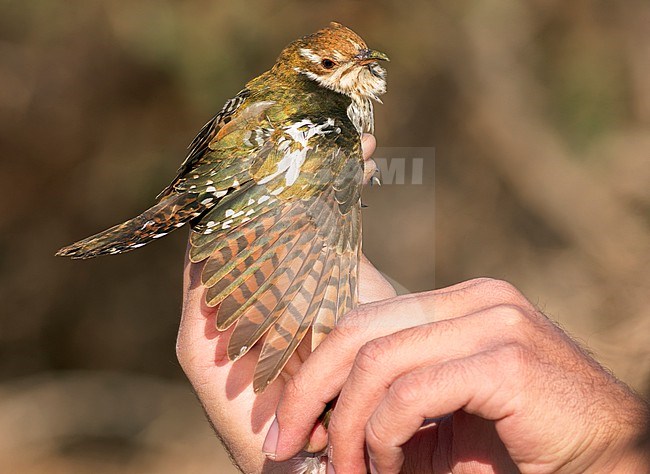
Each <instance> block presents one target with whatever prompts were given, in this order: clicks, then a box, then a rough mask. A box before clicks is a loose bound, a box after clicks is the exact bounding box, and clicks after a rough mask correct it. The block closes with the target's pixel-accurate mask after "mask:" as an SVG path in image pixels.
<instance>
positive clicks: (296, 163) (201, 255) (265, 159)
mask: <svg viewBox="0 0 650 474" xmlns="http://www.w3.org/2000/svg"><path fill="white" fill-rule="evenodd" d="M272 106H273V103H272V102H256V103H253V104H251V105H248V106H247V107H246V108H244V109H242V110H240V111H239V112H238V113H237V116H236V117H235V118H233V119H232V120H231V122H229V123H228V124H227V125H224V126H223V127H222V128H221V129H220V130H219V131H218V132H217V133H216V134H215V135H214V137H213V139H212V141H211V142H210V143H209V144H208V145H207V146H208V149H209V150H210V152H209V154H210V156H211V159H209V160H208V159H203V158H201V160H199V161H198V162H197V163H196V164H195V165H194V167H193V168H192V169H190V170H189V171H188V172H187V173H186V174H185V175H184V176H183V177H182V179H181V180H179V181H178V182H177V183H176V185H175V189H176V190H177V191H181V192H182V191H185V190H191V191H193V192H195V191H196V190H198V189H201V190H206V189H210V190H212V188H214V189H216V190H219V189H227V190H228V193H227V194H226V195H225V196H224V197H222V198H220V199H219V200H218V201H217V203H216V204H215V205H214V207H212V208H211V209H210V210H209V211H208V212H206V213H205V214H203V215H202V216H201V217H200V219H199V220H198V222H195V223H194V225H193V228H192V233H191V238H190V243H191V247H190V259H191V261H192V262H201V261H205V266H204V269H203V273H202V283H203V284H204V285H205V286H206V287H207V291H206V303H207V304H208V305H209V306H217V305H218V306H219V309H218V313H217V318H216V324H217V327H218V328H219V329H222V330H223V329H226V328H228V327H230V326H232V325H233V324H234V325H235V328H234V331H233V333H232V336H231V339H230V342H229V347H228V355H229V357H230V358H231V359H233V360H234V359H236V358H238V357H240V356H242V355H243V354H245V353H246V352H247V351H248V350H249V349H250V348H251V347H252V346H253V345H254V344H255V343H256V342H258V341H260V340H261V338H262V337H263V336H265V335H266V336H265V338H264V341H263V343H262V350H261V355H260V358H259V362H258V365H257V368H256V371H255V379H254V388H255V390H256V391H259V390H262V389H264V387H266V386H267V385H268V384H269V383H270V382H272V381H273V380H274V379H275V378H276V377H277V375H278V374H279V372H280V371H281V370H282V368H283V367H284V365H285V363H286V362H287V360H288V359H289V357H290V356H291V354H292V353H293V352H294V350H295V348H296V347H297V346H298V344H299V343H300V342H301V341H302V339H303V338H304V337H305V335H306V334H307V333H308V330H309V328H310V327H312V326H313V331H312V344H313V345H316V344H317V343H318V342H320V340H322V338H323V337H324V335H325V334H327V332H329V330H331V329H332V328H333V327H334V324H335V322H336V320H337V319H338V318H339V317H341V316H342V315H343V314H344V313H346V312H347V311H349V310H350V309H352V308H353V307H354V306H355V305H356V301H357V271H358V259H359V255H360V242H361V240H360V237H361V235H360V234H361V216H360V190H361V182H362V178H363V164H362V158H361V146H360V141H359V136H358V134H357V133H356V131H355V130H354V128H353V127H352V125H351V124H350V123H349V122H346V121H345V120H335V119H332V118H329V119H323V120H319V121H315V120H310V119H307V118H303V119H300V120H297V121H296V120H289V121H286V120H285V121H278V120H277V115H276V114H275V110H274V109H273V108H272ZM234 150H237V153H235V154H236V155H239V154H241V153H243V152H242V150H248V152H247V153H248V154H247V155H246V156H247V157H249V158H246V159H248V160H249V163H248V165H247V166H242V162H243V161H246V159H244V158H243V157H241V156H240V157H239V158H238V159H236V160H233V158H232V156H233V152H234ZM250 157H252V158H250Z"/></svg>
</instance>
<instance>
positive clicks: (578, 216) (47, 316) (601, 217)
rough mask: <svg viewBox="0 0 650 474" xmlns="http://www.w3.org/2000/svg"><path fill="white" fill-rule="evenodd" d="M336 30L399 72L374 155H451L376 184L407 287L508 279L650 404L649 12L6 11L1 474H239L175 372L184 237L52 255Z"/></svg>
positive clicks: (238, 6) (139, 206) (142, 194)
mask: <svg viewBox="0 0 650 474" xmlns="http://www.w3.org/2000/svg"><path fill="white" fill-rule="evenodd" d="M331 20H337V21H340V22H342V23H344V24H345V25H347V26H350V27H351V28H352V29H354V30H355V31H356V32H358V33H359V34H360V35H361V36H362V37H363V38H364V39H365V40H366V41H367V43H368V44H369V45H370V46H371V47H373V48H377V49H379V50H381V51H385V52H386V53H388V55H389V56H390V57H391V62H390V63H389V64H388V65H387V68H388V71H389V92H388V93H387V94H386V95H385V96H384V105H383V106H378V107H377V108H376V136H377V140H378V142H379V146H380V147H400V148H401V150H402V151H403V155H404V156H407V155H408V153H409V152H408V151H404V150H408V149H409V147H427V148H429V149H431V148H435V159H434V158H433V157H431V156H427V157H426V159H425V162H424V164H423V179H422V184H412V183H410V182H409V180H408V179H407V180H406V182H407V184H404V185H398V184H392V185H391V184H390V183H387V184H386V185H385V186H382V187H381V188H377V187H373V188H372V189H370V190H368V191H367V192H366V194H365V197H364V201H365V203H366V204H368V205H369V207H368V208H367V209H365V211H364V250H365V252H366V254H367V255H368V257H369V258H370V259H371V260H372V261H373V262H374V263H375V264H376V265H377V267H378V268H379V269H381V270H382V271H383V272H384V273H385V274H386V275H388V276H389V277H390V278H392V279H393V280H394V281H395V282H396V283H397V284H399V286H400V288H402V289H403V291H418V290H425V289H431V288H439V287H443V286H446V285H450V284H453V283H456V282H459V281H462V280H464V279H468V278H473V277H478V276H492V277H497V278H503V279H506V280H508V281H510V282H512V283H513V284H515V285H516V286H517V287H519V288H520V289H521V290H522V291H523V292H524V294H525V295H526V296H528V297H529V299H531V301H533V302H534V303H536V304H537V305H539V306H540V308H542V309H543V310H544V311H545V312H546V313H547V314H548V315H549V316H550V317H551V318H553V319H554V320H556V321H558V322H559V323H560V324H561V325H562V326H563V327H565V328H566V329H567V330H569V331H570V332H571V333H572V334H573V335H574V336H575V337H576V338H577V339H578V340H579V341H581V343H583V344H584V345H586V346H587V347H588V348H589V349H590V350H591V351H593V353H594V354H595V356H596V357H597V358H598V360H599V361H601V362H602V363H603V364H604V365H606V366H607V367H609V368H610V369H611V370H612V371H613V372H614V373H615V374H616V375H617V376H618V377H620V378H621V379H623V380H624V381H626V382H627V383H628V384H630V385H631V386H632V387H634V388H635V389H636V390H638V391H639V392H641V393H643V394H644V395H645V396H646V397H647V396H648V395H649V394H650V377H649V374H650V296H649V295H650V271H648V264H649V263H650V262H649V260H650V233H649V231H650V185H649V183H650V133H649V132H650V80H648V78H649V77H650V61H649V58H650V28H648V25H649V24H650V4H649V3H648V2H647V1H645V0H626V1H625V2H602V1H598V0H576V1H572V2H563V1H559V0H555V1H548V0H546V1H536V0H526V1H514V0H513V1H489V0H485V1H482V2H457V1H452V0H448V1H429V0H416V1H411V2H398V1H387V0H386V1H381V0H377V1H373V2H361V1H345V2H344V1H331V2H317V1H283V2H279V1H266V2H220V1H203V0H193V1H182V2H181V1H172V0H155V1H154V0H138V1H134V2H123V1H118V0H101V1H100V0H68V1H65V2H64V1H47V0H31V1H29V2H12V1H8V0H0V160H1V163H2V166H0V179H1V182H2V183H3V186H2V188H3V189H2V194H3V199H2V200H0V302H1V303H0V308H1V309H0V438H1V439H0V466H2V467H3V468H2V470H3V471H4V472H9V470H11V472H26V473H31V472H48V473H50V472H52V473H55V472H61V473H75V472H90V471H93V472H95V473H112V472H120V473H147V472H156V473H164V472H174V473H176V472H183V473H186V472H224V473H227V472H234V469H233V468H231V467H230V464H229V461H228V458H227V456H226V455H225V454H224V452H223V451H222V450H221V448H220V446H219V443H218V441H217V440H216V438H215V436H214V435H213V434H212V432H211V430H210V428H209V426H208V424H207V422H206V421H205V420H204V418H203V414H202V412H201V410H200V408H199V405H198V403H197V402H196V400H195V399H194V397H193V395H192V393H191V390H190V387H189V385H188V383H187V382H186V380H185V378H184V376H183V373H182V371H181V370H180V367H179V364H178V363H177V361H176V357H175V352H174V344H175V336H176V330H177V325H178V320H179V314H180V305H181V300H180V297H181V270H182V262H183V254H184V250H185V243H184V241H185V239H186V236H187V234H186V232H185V231H184V230H183V231H180V232H177V233H176V234H175V235H171V236H170V237H168V238H165V239H162V240H161V241H158V242H155V243H154V244H152V245H150V246H147V247H145V248H143V249H141V250H138V251H137V252H134V253H129V254H127V255H122V256H116V257H111V258H102V259H98V260H91V261H84V262H79V261H75V262H73V261H68V260H64V259H59V258H54V256H53V255H54V252H55V251H56V250H57V249H58V248H59V247H61V246H62V245H65V244H68V243H71V242H72V241H74V240H77V239H79V238H82V237H86V236H87V235H89V234H92V233H95V232H97V231H99V230H102V229H104V228H106V227H108V226H110V225H113V224H115V223H118V222H121V221H122V220H124V219H126V218H128V217H131V216H133V215H135V214H137V213H139V212H140V211H142V210H144V209H145V208H147V207H149V206H150V205H151V204H152V202H153V198H154V196H155V195H156V194H157V193H158V191H159V190H161V189H162V188H163V187H164V186H165V185H166V184H167V183H168V182H169V181H170V180H171V178H172V177H173V175H174V173H175V171H176V169H177V167H178V166H179V164H180V162H181V161H182V159H183V158H184V153H185V146H186V145H187V143H189V141H190V140H191V139H192V138H193V136H194V134H195V133H196V132H197V131H198V130H199V129H200V128H201V126H202V125H203V123H205V122H206V121H207V120H208V119H209V118H210V117H211V116H212V115H213V114H214V113H215V112H216V111H218V110H219V109H220V108H221V106H222V104H223V103H224V101H225V100H226V99H227V98H229V97H231V96H233V95H234V94H235V93H237V92H238V91H239V90H240V89H241V87H242V86H243V84H244V83H245V82H246V81H248V80H249V79H251V78H252V77H254V76H256V75H258V74H259V73H261V72H263V71H264V70H266V69H268V68H269V67H270V66H271V65H272V64H273V62H274V60H275V58H276V56H277V55H278V53H279V52H280V50H281V49H282V47H284V46H285V45H286V44H287V43H288V42H290V41H292V40H293V39H295V38H297V37H299V36H302V35H304V34H307V33H310V32H312V31H315V30H316V29H319V28H321V27H323V26H325V25H326V24H327V23H328V22H329V21H331ZM382 152H383V153H385V154H389V151H388V149H381V148H380V149H379V150H378V152H377V155H378V156H380V155H382ZM382 156H383V155H382ZM386 157H388V158H390V156H386ZM409 163H410V162H409V161H408V160H407V162H406V164H407V173H406V176H407V178H408V177H409V176H410V174H409V173H410V171H408V166H410V165H409Z"/></svg>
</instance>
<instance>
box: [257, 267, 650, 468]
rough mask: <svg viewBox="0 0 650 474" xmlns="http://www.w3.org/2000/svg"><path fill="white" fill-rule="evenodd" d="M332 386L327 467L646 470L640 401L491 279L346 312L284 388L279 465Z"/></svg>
mask: <svg viewBox="0 0 650 474" xmlns="http://www.w3.org/2000/svg"><path fill="white" fill-rule="evenodd" d="M339 392H340V395H339ZM337 395H339V398H338V401H337V404H336V408H335V409H334V412H333V414H332V417H331V421H330V424H329V429H328V433H329V443H330V449H331V453H330V454H331V461H332V464H331V465H330V467H329V469H330V471H332V472H333V471H334V469H336V472H338V473H339V474H347V473H365V472H366V463H365V461H364V454H365V453H364V451H366V449H367V455H368V456H369V459H370V465H371V470H372V471H373V472H380V473H396V472H417V473H426V472H453V473H469V472H471V473H493V472H518V471H521V472H534V473H555V472H562V473H574V472H575V473H583V472H607V473H609V472H639V473H641V472H649V471H650V460H649V459H648V458H647V448H645V450H644V448H643V447H641V445H640V441H639V440H640V439H641V437H642V436H644V434H645V436H647V433H648V432H647V431H646V430H647V429H648V420H649V414H648V407H647V406H646V405H645V403H644V402H643V401H642V400H641V399H640V398H638V397H637V396H636V395H634V394H633V393H632V392H631V391H630V389H629V388H627V387H626V386H625V385H624V384H622V383H620V382H619V381H617V380H616V379H615V378H614V377H613V376H612V375H610V374H609V373H608V372H607V371H606V370H604V369H603V368H602V367H600V366H599V365H598V364H597V363H596V362H595V361H594V360H593V359H592V358H591V357H589V356H588V355H587V354H586V353H585V352H584V351H582V350H581V349H580V347H579V346H578V345H577V344H576V343H575V342H574V341H572V340H571V339H570V338H569V337H568V336H567V335H566V334H565V333H564V332H563V331H561V330H560V329H559V328H557V327H556V326H555V325H554V324H553V323H551V322H550V321H549V320H548V319H547V318H546V317H545V316H544V315H543V314H542V313H540V312H539V311H538V310H537V309H536V308H535V307H534V306H533V305H532V304H530V303H529V302H528V301H527V300H526V299H525V298H524V297H523V296H522V295H521V294H520V293H519V292H518V291H517V290H516V289H515V288H514V287H512V286H511V285H509V284H508V283H505V282H501V281H495V280H489V279H479V280H472V281H469V282H465V283H461V284H459V285H456V286H452V287H450V288H446V289H442V290H438V291H432V292H428V293H422V294H413V295H407V296H402V297H398V298H394V299H391V300H385V301H381V302H378V303H374V304H369V305H366V306H362V307H360V308H358V309H357V310H355V311H353V312H352V313H350V314H349V315H348V316H346V317H345V318H344V319H343V321H341V322H340V323H339V325H338V326H337V327H336V328H335V329H334V330H333V331H332V332H331V333H330V334H329V335H328V337H327V338H326V339H325V341H324V342H323V343H322V344H321V345H320V346H319V347H318V348H317V349H316V351H315V352H314V353H313V354H312V355H311V356H310V358H309V359H308V360H307V361H306V362H305V363H304V364H303V365H302V366H301V367H300V368H299V370H298V372H297V373H296V374H295V375H294V377H293V378H292V379H291V380H290V381H289V383H287V384H286V386H285V387H284V391H283V394H282V398H281V400H280V403H279V405H278V409H277V423H274V425H273V427H272V429H271V433H269V438H270V439H272V440H274V441H276V440H277V443H275V444H276V447H275V458H276V459H277V460H284V459H287V458H288V457H290V456H291V455H293V454H294V453H295V452H296V451H297V450H299V449H300V447H301V446H302V445H303V444H304V443H305V441H306V439H307V436H308V435H309V432H310V429H311V427H312V426H313V424H314V422H315V420H316V419H317V417H318V416H319V415H320V413H321V412H322V411H323V408H324V407H325V404H326V403H327V402H328V401H330V400H332V399H333V398H334V397H336V396H337ZM431 418H437V419H438V423H436V424H433V425H431V426H429V427H427V428H421V426H422V424H423V422H424V421H425V420H427V419H431ZM642 451H643V452H642ZM328 472H329V471H328Z"/></svg>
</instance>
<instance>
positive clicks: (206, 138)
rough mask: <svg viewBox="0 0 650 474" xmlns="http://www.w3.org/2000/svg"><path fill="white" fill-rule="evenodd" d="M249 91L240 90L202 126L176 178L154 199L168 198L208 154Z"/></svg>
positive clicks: (248, 94) (189, 147) (246, 97)
mask: <svg viewBox="0 0 650 474" xmlns="http://www.w3.org/2000/svg"><path fill="white" fill-rule="evenodd" d="M250 94H251V91H250V90H249V89H247V88H246V89H242V90H241V91H239V93H238V94H237V95H236V96H235V97H233V98H232V99H229V100H228V101H227V102H226V103H225V104H224V106H223V107H222V108H221V110H220V111H219V113H217V114H216V115H215V116H214V117H212V118H211V119H210V120H209V121H208V122H207V123H206V124H205V125H204V126H203V128H201V130H200V131H199V133H198V134H197V135H196V137H194V140H192V142H191V143H190V144H189V146H188V147H187V149H188V153H187V157H186V158H185V160H184V161H183V163H182V164H181V166H180V168H179V169H178V171H177V173H176V178H174V180H173V181H172V182H171V184H170V185H169V186H167V187H166V188H165V189H163V190H162V191H161V193H160V194H159V195H158V196H157V198H156V199H162V198H163V197H166V196H169V195H170V194H171V193H172V192H173V190H174V187H175V186H176V185H177V184H178V183H179V182H180V181H182V180H183V177H184V176H186V175H187V174H188V172H189V171H190V170H191V169H192V168H193V167H194V166H196V164H197V162H199V161H200V160H201V159H202V158H203V157H204V156H205V155H206V152H208V151H209V150H208V145H209V144H210V142H211V141H212V140H213V139H214V137H215V135H216V134H217V133H218V132H219V130H221V128H222V127H223V126H224V125H226V124H227V123H228V122H230V121H231V120H232V118H233V116H234V115H235V114H236V113H237V111H238V110H239V108H240V107H241V106H242V105H243V104H244V103H245V102H246V99H248V97H249V96H250Z"/></svg>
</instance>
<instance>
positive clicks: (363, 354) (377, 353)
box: [354, 337, 392, 373]
mask: <svg viewBox="0 0 650 474" xmlns="http://www.w3.org/2000/svg"><path fill="white" fill-rule="evenodd" d="M391 345H392V344H391V343H390V340H389V338H386V337H382V338H379V339H374V340H372V341H370V342H367V343H365V344H364V345H363V346H362V347H361V349H359V352H358V353H357V355H356V357H355V359H354V367H355V368H356V369H357V370H360V371H362V372H366V373H374V372H376V371H377V370H378V369H379V370H380V369H381V367H382V365H383V364H384V363H385V360H386V357H387V355H388V354H389V353H390V347H391Z"/></svg>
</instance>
